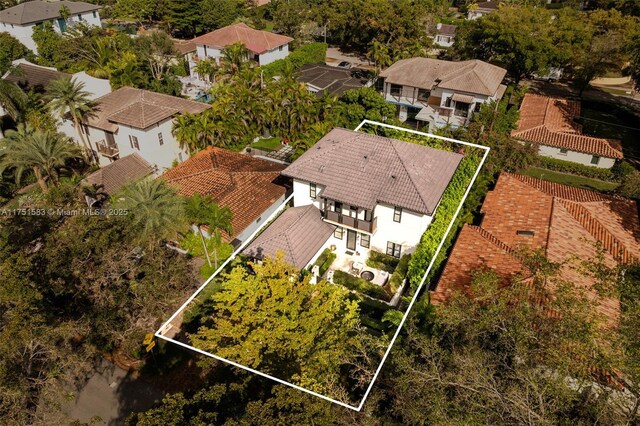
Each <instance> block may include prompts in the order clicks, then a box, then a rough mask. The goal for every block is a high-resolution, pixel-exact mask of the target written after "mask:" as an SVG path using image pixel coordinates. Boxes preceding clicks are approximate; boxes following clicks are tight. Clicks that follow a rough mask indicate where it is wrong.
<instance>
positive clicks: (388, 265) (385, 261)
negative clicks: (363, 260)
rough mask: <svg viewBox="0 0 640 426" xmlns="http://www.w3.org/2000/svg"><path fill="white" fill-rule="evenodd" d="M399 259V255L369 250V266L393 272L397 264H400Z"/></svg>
mask: <svg viewBox="0 0 640 426" xmlns="http://www.w3.org/2000/svg"><path fill="white" fill-rule="evenodd" d="M399 261H400V259H398V258H397V257H393V256H389V255H388V254H384V253H380V252H379V251H375V250H371V251H370V252H369V258H368V259H367V266H369V267H371V268H375V269H380V270H383V271H387V272H388V273H390V274H391V273H393V271H394V270H395V269H396V266H398V262H399Z"/></svg>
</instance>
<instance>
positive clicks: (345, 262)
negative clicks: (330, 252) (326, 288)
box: [327, 250, 390, 286]
mask: <svg viewBox="0 0 640 426" xmlns="http://www.w3.org/2000/svg"><path fill="white" fill-rule="evenodd" d="M336 255H337V257H336V260H334V262H333V263H332V264H331V268H329V271H331V270H333V271H336V270H338V271H343V272H347V273H349V274H351V275H354V276H356V275H357V276H359V277H360V276H361V274H362V273H363V272H365V271H369V272H371V273H372V274H373V279H372V280H371V283H372V284H376V285H379V286H383V285H384V284H386V282H387V281H388V280H389V275H390V274H389V273H388V272H387V271H382V270H380V269H376V268H371V267H369V266H367V263H366V262H367V258H368V257H369V252H368V251H367V252H366V253H359V254H358V253H356V252H354V253H353V254H347V253H346V252H344V251H340V250H338V251H336ZM356 271H357V272H356ZM327 274H329V272H327Z"/></svg>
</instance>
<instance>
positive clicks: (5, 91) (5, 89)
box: [0, 79, 27, 120]
mask: <svg viewBox="0 0 640 426" xmlns="http://www.w3.org/2000/svg"><path fill="white" fill-rule="evenodd" d="M26 103H27V95H26V94H25V93H24V92H23V91H22V89H21V88H20V87H19V86H17V85H15V84H14V83H12V82H10V81H7V80H4V79H0V106H1V107H2V108H4V110H5V112H6V113H7V115H9V116H10V117H11V118H12V119H13V120H18V117H19V115H20V113H21V112H22V111H23V110H24V108H25V106H26V105H25V104H26Z"/></svg>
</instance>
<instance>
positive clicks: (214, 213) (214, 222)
mask: <svg viewBox="0 0 640 426" xmlns="http://www.w3.org/2000/svg"><path fill="white" fill-rule="evenodd" d="M232 217H233V212H232V211H231V209H230V208H229V207H227V206H223V207H220V206H218V205H217V204H216V203H214V202H212V203H210V204H209V206H208V208H207V210H206V212H205V214H204V220H205V223H206V225H207V227H208V228H209V235H211V238H213V263H214V267H215V268H216V269H218V247H220V244H222V234H221V232H220V231H225V232H226V233H227V234H229V235H231V234H233V227H232V226H231V218H232Z"/></svg>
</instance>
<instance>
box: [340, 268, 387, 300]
mask: <svg viewBox="0 0 640 426" xmlns="http://www.w3.org/2000/svg"><path fill="white" fill-rule="evenodd" d="M333 282H334V283H335V284H339V285H342V286H344V287H346V288H348V289H349V290H354V291H357V292H358V293H361V294H364V295H367V296H369V297H373V298H375V299H380V300H384V301H386V302H388V301H390V300H391V297H392V295H390V294H389V293H388V292H387V290H385V289H384V288H383V287H380V286H378V285H376V284H372V283H370V282H369V281H367V280H363V279H362V278H360V277H355V276H353V275H351V274H348V273H346V272H343V271H334V273H333Z"/></svg>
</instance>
